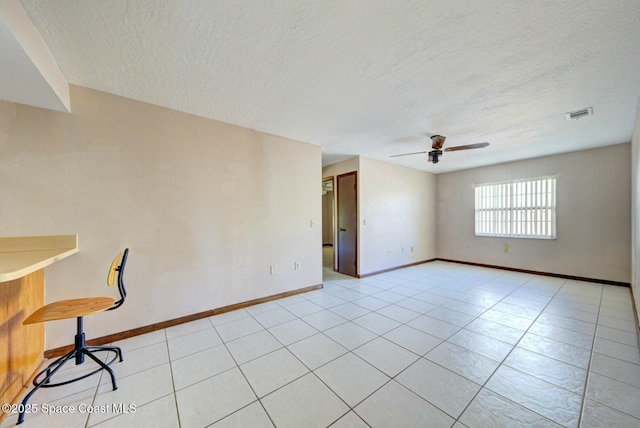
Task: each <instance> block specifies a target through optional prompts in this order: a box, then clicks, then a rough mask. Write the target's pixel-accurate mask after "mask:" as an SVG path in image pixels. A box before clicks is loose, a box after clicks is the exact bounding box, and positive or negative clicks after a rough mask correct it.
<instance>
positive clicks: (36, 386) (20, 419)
mask: <svg viewBox="0 0 640 428" xmlns="http://www.w3.org/2000/svg"><path fill="white" fill-rule="evenodd" d="M76 352H77V351H75V350H74V351H72V352H70V353H68V354H67V355H66V356H65V357H63V359H62V360H57V361H56V363H57V362H58V361H61V362H60V364H58V366H57V367H56V368H54V369H53V370H51V365H49V366H48V367H47V368H46V369H45V370H43V371H41V372H40V373H38V375H36V377H35V378H34V379H33V385H34V388H33V389H32V390H31V391H29V393H28V394H27V396H26V397H24V398H23V399H22V404H21V409H22V411H21V412H20V414H19V415H18V423H17V425H20V424H21V423H22V422H24V411H25V409H26V407H27V402H28V401H29V399H30V398H31V396H32V395H33V394H34V393H35V392H36V391H37V390H38V389H40V387H41V386H43V385H44V384H46V383H49V380H50V379H51V377H52V376H53V375H54V374H56V372H57V371H58V370H60V368H61V367H62V366H63V365H65V363H67V362H68V361H69V360H70V359H71V358H73V357H75V356H76ZM54 364H55V363H54ZM44 372H46V373H47V376H46V377H45V378H44V379H43V380H41V381H40V382H37V383H36V380H37V379H38V377H39V376H40V375H41V374H42V373H44Z"/></svg>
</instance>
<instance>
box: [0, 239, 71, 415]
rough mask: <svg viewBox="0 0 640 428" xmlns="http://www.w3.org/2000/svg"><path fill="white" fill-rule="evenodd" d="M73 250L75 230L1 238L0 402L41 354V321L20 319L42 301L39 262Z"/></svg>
mask: <svg viewBox="0 0 640 428" xmlns="http://www.w3.org/2000/svg"><path fill="white" fill-rule="evenodd" d="M77 252H78V236H77V235H56V236H22V237H11V238H0V404H1V403H12V402H14V400H15V399H16V398H17V395H18V394H19V393H20V390H21V389H22V387H23V386H24V385H25V383H26V382H27V381H28V379H29V377H30V376H31V375H32V374H33V373H34V372H35V370H36V369H37V368H38V366H39V365H40V363H41V362H42V360H43V352H44V323H38V324H32V325H22V321H24V319H25V318H26V317H28V316H29V315H30V314H31V313H32V312H33V311H35V310H36V309H38V308H40V307H41V306H43V305H44V268H45V267H46V266H48V265H50V264H52V263H55V262H56V261H58V260H61V259H63V258H65V257H68V256H70V255H72V254H75V253H77ZM2 416H6V415H0V420H2V419H3V418H2Z"/></svg>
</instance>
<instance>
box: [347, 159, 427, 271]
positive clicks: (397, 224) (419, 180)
mask: <svg viewBox="0 0 640 428" xmlns="http://www.w3.org/2000/svg"><path fill="white" fill-rule="evenodd" d="M435 190H436V178H435V176H434V175H433V174H430V173H428V172H424V171H418V170H416V169H412V168H405V167H401V166H398V165H393V164H390V163H386V162H381V161H378V160H373V159H369V158H365V157H360V210H359V211H360V212H359V218H360V235H359V237H360V239H359V248H360V275H366V274H369V273H372V272H377V271H380V270H384V269H389V268H393V267H397V266H403V265H408V264H411V263H416V262H421V261H425V260H430V259H433V258H435V257H436V233H435V221H436V210H435ZM412 249H413V250H412Z"/></svg>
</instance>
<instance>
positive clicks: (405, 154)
mask: <svg viewBox="0 0 640 428" xmlns="http://www.w3.org/2000/svg"><path fill="white" fill-rule="evenodd" d="M423 153H427V152H426V151H424V152H413V153H403V154H401V155H392V156H389V157H390V158H397V157H400V156H409V155H421V154H423Z"/></svg>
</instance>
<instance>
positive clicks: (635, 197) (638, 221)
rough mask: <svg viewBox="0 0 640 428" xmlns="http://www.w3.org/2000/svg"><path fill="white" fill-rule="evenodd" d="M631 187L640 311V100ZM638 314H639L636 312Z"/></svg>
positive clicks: (634, 278) (633, 266) (634, 280)
mask: <svg viewBox="0 0 640 428" xmlns="http://www.w3.org/2000/svg"><path fill="white" fill-rule="evenodd" d="M631 172H632V180H631V189H632V193H631V195H632V205H631V207H632V213H631V218H632V222H631V225H632V226H631V227H632V246H631V257H632V259H631V269H632V274H631V288H632V290H633V297H634V299H635V302H636V310H638V311H640V282H639V281H640V102H639V103H638V111H637V113H636V126H635V129H634V130H633V138H632V140H631ZM636 315H638V314H636Z"/></svg>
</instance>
